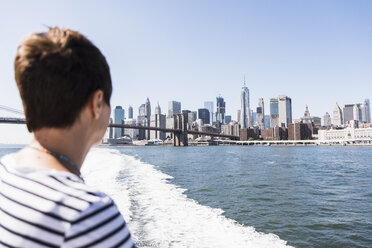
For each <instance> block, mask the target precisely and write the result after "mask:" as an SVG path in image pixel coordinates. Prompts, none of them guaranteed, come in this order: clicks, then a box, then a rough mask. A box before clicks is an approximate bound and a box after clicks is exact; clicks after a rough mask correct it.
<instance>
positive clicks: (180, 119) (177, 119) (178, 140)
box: [173, 114, 189, 146]
mask: <svg viewBox="0 0 372 248" xmlns="http://www.w3.org/2000/svg"><path fill="white" fill-rule="evenodd" d="M173 121H174V129H176V130H179V131H178V132H174V137H173V145H174V146H188V145H189V143H188V137H187V116H186V115H185V114H176V115H174V116H173Z"/></svg>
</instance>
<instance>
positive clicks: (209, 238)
mask: <svg viewBox="0 0 372 248" xmlns="http://www.w3.org/2000/svg"><path fill="white" fill-rule="evenodd" d="M83 175H84V177H85V179H86V182H87V184H90V185H93V186H95V187H98V188H99V189H101V190H102V191H104V192H105V193H107V194H109V195H110V196H111V197H112V198H113V199H114V200H115V202H116V203H117V205H118V206H119V209H120V211H121V212H122V214H123V215H124V217H125V218H126V220H127V222H128V226H129V228H130V230H131V232H132V236H133V239H134V240H135V242H136V243H137V245H138V246H139V247H160V248H168V247H180V248H181V247H201V248H202V247H237V248H238V247H288V246H287V245H286V241H284V240H281V239H280V238H279V237H278V236H277V235H275V234H264V233H260V232H257V231H255V229H254V228H253V227H249V226H243V225H240V224H239V223H237V222H236V221H234V220H231V219H228V218H226V217H224V216H223V215H222V214H223V211H222V210H221V209H216V208H210V207H207V206H203V205H201V204H199V203H198V202H196V201H195V200H192V199H190V198H188V197H187V196H186V195H185V194H183V193H184V191H185V189H182V188H180V187H177V186H176V185H174V184H171V183H169V182H168V180H169V179H171V178H172V177H171V176H169V175H166V174H164V173H162V172H161V171H159V170H157V169H156V168H155V167H154V166H153V165H151V164H146V163H143V162H141V161H140V160H138V159H136V158H135V157H132V156H128V155H123V154H120V152H118V151H116V150H110V149H103V148H97V149H94V150H92V151H91V152H90V153H89V154H88V157H87V160H86V162H85V164H84V167H83Z"/></svg>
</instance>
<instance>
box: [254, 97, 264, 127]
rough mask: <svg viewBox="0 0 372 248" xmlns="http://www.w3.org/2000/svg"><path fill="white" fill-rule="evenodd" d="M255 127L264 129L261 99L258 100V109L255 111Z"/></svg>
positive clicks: (262, 101)
mask: <svg viewBox="0 0 372 248" xmlns="http://www.w3.org/2000/svg"><path fill="white" fill-rule="evenodd" d="M256 118H257V125H258V127H259V128H260V129H261V130H263V129H265V107H264V100H263V98H259V99H258V107H257V111H256Z"/></svg>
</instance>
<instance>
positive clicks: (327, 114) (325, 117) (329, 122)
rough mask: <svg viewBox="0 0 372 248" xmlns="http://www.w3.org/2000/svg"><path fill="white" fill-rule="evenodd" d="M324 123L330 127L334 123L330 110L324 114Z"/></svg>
mask: <svg viewBox="0 0 372 248" xmlns="http://www.w3.org/2000/svg"><path fill="white" fill-rule="evenodd" d="M323 125H324V126H326V127H330V126H331V125H332V121H331V116H330V115H329V113H328V112H326V113H325V115H324V116H323Z"/></svg>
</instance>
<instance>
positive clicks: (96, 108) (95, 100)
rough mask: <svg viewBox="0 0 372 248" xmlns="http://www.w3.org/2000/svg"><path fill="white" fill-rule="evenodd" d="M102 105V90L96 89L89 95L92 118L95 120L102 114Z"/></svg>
mask: <svg viewBox="0 0 372 248" xmlns="http://www.w3.org/2000/svg"><path fill="white" fill-rule="evenodd" d="M103 106H104V99H103V91H102V90H96V91H95V92H93V93H92V97H91V110H92V117H93V119H95V120H97V119H99V117H100V116H101V114H102V111H103Z"/></svg>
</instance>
